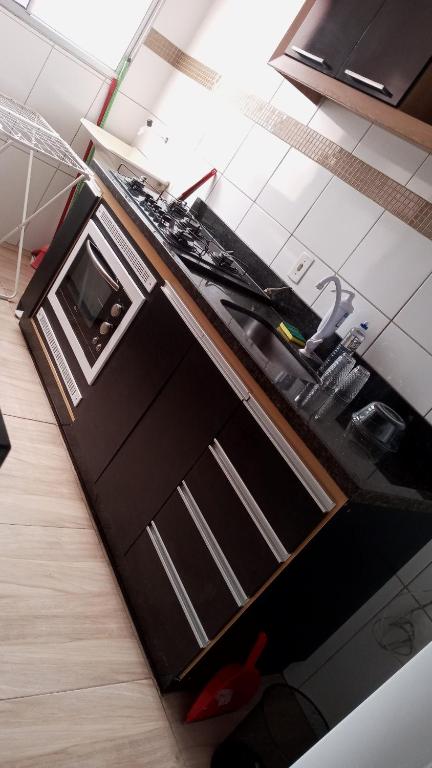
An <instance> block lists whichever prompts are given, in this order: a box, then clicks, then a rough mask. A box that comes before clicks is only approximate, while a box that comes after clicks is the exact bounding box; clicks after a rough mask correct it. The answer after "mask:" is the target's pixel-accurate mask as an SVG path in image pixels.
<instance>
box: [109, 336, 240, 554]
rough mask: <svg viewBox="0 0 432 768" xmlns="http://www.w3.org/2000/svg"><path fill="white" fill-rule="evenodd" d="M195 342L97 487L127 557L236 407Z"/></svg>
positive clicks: (115, 543) (112, 537)
mask: <svg viewBox="0 0 432 768" xmlns="http://www.w3.org/2000/svg"><path fill="white" fill-rule="evenodd" d="M238 402H239V401H238V398H237V396H236V395H235V394H234V392H233V390H232V389H231V387H230V386H229V384H228V383H227V382H226V380H225V379H224V377H223V376H222V374H220V373H219V371H218V370H217V368H216V367H215V365H214V363H213V362H212V361H211V359H210V358H209V357H208V355H207V354H206V353H205V352H204V350H203V349H202V348H201V346H200V345H199V344H198V343H197V342H195V343H194V345H193V346H192V347H191V349H190V351H189V352H188V354H187V355H186V356H185V358H184V359H183V360H182V362H181V363H180V365H179V366H178V368H177V369H176V371H175V372H174V374H173V375H172V377H171V378H170V380H169V381H168V382H167V383H166V385H165V387H164V388H163V390H162V391H161V393H160V394H159V396H158V397H157V398H156V399H155V401H154V403H153V404H152V406H151V407H150V408H149V409H148V410H147V411H146V413H145V414H144V416H143V417H142V419H141V420H140V421H139V422H138V424H137V426H136V427H135V429H134V430H133V431H132V433H131V434H130V435H129V437H128V439H127V440H126V441H125V443H124V444H123V445H122V446H121V449H120V450H119V451H118V453H117V455H116V456H115V457H114V459H113V461H112V462H111V463H110V464H109V466H108V467H107V469H106V470H105V471H104V472H103V473H102V475H101V477H100V478H99V480H98V481H97V483H96V486H95V495H96V498H95V506H96V511H97V514H98V517H99V519H100V522H101V524H102V526H103V528H104V531H105V534H106V537H107V540H108V542H109V545H110V548H111V549H112V550H113V551H114V552H120V553H122V554H123V553H125V552H126V550H127V549H128V548H129V547H130V546H131V544H133V542H134V541H135V539H136V538H137V537H138V536H139V534H140V533H141V532H142V531H143V529H144V528H145V527H146V526H147V525H148V523H149V522H150V521H151V520H152V519H153V518H154V517H155V516H156V514H157V512H158V511H159V510H160V508H161V507H162V505H163V504H164V503H165V501H166V500H167V498H168V497H169V496H170V495H171V493H172V492H173V491H174V490H175V488H176V487H177V486H178V484H179V483H180V482H181V481H182V480H183V478H184V477H185V475H186V474H187V472H188V471H189V469H190V468H191V466H192V465H193V464H194V462H195V461H196V460H197V459H198V458H199V456H200V454H201V453H202V452H203V451H204V450H205V448H206V447H207V445H208V444H209V443H210V442H211V440H212V439H213V437H214V435H215V434H216V433H217V432H218V431H219V430H220V429H221V427H222V426H223V424H224V423H225V422H226V421H227V419H228V418H229V416H230V415H231V414H232V412H233V411H234V410H235V408H236V407H238Z"/></svg>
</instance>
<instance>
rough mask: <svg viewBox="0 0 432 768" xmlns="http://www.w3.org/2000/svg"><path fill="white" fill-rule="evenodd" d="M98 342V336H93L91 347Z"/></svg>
mask: <svg viewBox="0 0 432 768" xmlns="http://www.w3.org/2000/svg"><path fill="white" fill-rule="evenodd" d="M98 341H99V336H93V338H92V344H93V346H96V344H97V343H98Z"/></svg>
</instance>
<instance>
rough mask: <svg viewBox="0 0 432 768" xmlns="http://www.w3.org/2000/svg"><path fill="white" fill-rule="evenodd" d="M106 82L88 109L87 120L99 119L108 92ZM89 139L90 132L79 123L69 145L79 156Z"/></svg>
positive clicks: (81, 154) (84, 149)
mask: <svg viewBox="0 0 432 768" xmlns="http://www.w3.org/2000/svg"><path fill="white" fill-rule="evenodd" d="M108 88H109V86H108V83H106V82H104V83H102V85H101V87H100V89H99V92H98V94H97V96H96V98H95V100H94V102H93V104H92V105H91V107H90V109H89V111H88V112H87V114H86V115H85V117H86V119H87V120H90V121H91V122H92V123H96V122H97V121H98V119H99V115H100V113H101V110H102V107H103V105H104V102H105V99H106V96H107V93H108ZM89 141H90V134H89V133H88V131H86V129H85V128H84V126H83V125H80V127H79V128H78V130H77V132H76V134H75V136H74V138H73V140H72V142H71V147H72V149H73V150H74V152H76V153H77V155H79V156H80V157H82V156H83V155H84V152H85V151H86V149H87V147H88V144H89Z"/></svg>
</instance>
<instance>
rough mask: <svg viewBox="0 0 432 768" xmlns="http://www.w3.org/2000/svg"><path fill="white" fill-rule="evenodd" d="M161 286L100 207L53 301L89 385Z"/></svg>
mask: <svg viewBox="0 0 432 768" xmlns="http://www.w3.org/2000/svg"><path fill="white" fill-rule="evenodd" d="M96 222H97V223H96ZM107 235H108V237H107ZM109 241H113V243H115V245H113V244H112V242H109ZM124 262H126V263H127V264H128V265H129V267H130V268H131V270H130V271H129V270H128V269H126V266H125V264H124ZM155 285H156V278H155V277H154V275H152V273H151V272H150V270H149V269H148V267H147V265H146V264H144V262H143V259H142V258H141V257H140V255H139V254H138V252H137V251H136V250H135V248H134V247H133V245H132V244H131V243H130V241H129V240H128V238H127V237H126V236H125V234H124V232H123V231H122V229H120V227H119V226H118V225H117V223H116V222H115V221H114V219H113V217H112V216H111V215H110V213H109V212H108V211H107V209H106V208H105V206H103V205H100V206H99V208H98V209H97V211H96V214H95V220H93V219H91V220H90V221H89V222H88V223H87V225H86V226H85V228H84V230H83V231H82V233H81V235H80V237H79V238H78V240H77V242H76V244H75V247H74V248H73V250H72V251H71V253H70V254H69V256H68V258H67V259H66V261H65V263H64V265H63V267H62V269H61V270H60V272H59V274H58V275H57V278H56V280H55V282H54V283H53V285H52V287H51V289H50V291H49V293H48V297H47V298H48V301H49V303H50V304H51V307H52V308H53V310H54V313H55V315H56V317H57V319H58V321H59V323H60V325H61V327H62V329H63V332H64V334H65V336H66V338H67V340H68V342H69V344H70V346H71V348H72V351H73V353H74V355H75V357H76V359H77V361H78V363H79V365H80V368H81V370H82V372H83V374H84V376H85V378H86V380H87V382H88V383H89V384H91V383H92V382H93V381H94V380H95V378H96V376H97V375H98V374H99V372H100V371H101V369H102V368H103V366H104V365H105V363H106V361H107V359H108V358H109V356H110V354H111V353H112V351H113V350H114V349H115V347H116V346H117V344H118V343H119V341H120V339H121V337H122V336H123V334H124V333H125V331H126V330H127V328H128V326H129V325H130V323H131V322H132V320H133V318H134V317H135V315H136V314H137V312H138V310H139V309H140V307H141V306H142V304H143V303H144V301H145V300H146V295H147V293H148V292H150V291H151V290H152V289H153V288H154V286H155Z"/></svg>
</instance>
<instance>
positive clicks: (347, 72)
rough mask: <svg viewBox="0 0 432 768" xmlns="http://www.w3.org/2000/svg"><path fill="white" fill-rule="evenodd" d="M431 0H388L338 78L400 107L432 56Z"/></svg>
mask: <svg viewBox="0 0 432 768" xmlns="http://www.w3.org/2000/svg"><path fill="white" fill-rule="evenodd" d="M431 30H432V3H431V2H430V0H415V2H412V3H410V2H407V0H387V1H386V2H385V3H384V5H383V6H382V8H381V9H380V11H379V13H378V14H377V16H376V17H375V19H374V20H373V23H372V24H371V25H370V26H369V28H368V29H367V30H366V31H365V33H364V35H363V36H362V37H361V39H360V40H359V42H358V44H357V45H356V47H355V48H354V50H353V51H352V53H351V55H350V56H349V58H348V59H347V61H346V62H345V63H344V65H343V67H342V69H341V71H340V73H339V75H338V77H339V79H341V80H343V81H344V82H346V83H349V84H350V85H353V86H355V87H356V88H359V89H360V90H362V91H365V92H366V93H368V94H370V95H372V96H377V97H378V98H379V99H382V100H383V101H386V102H388V103H389V104H394V105H396V104H398V103H399V101H400V100H401V98H402V97H403V95H404V94H405V93H406V91H407V90H408V89H409V88H410V86H411V85H412V83H413V82H414V80H415V79H416V78H417V76H418V75H419V74H420V73H421V71H422V70H423V68H424V67H425V65H426V64H427V63H428V61H429V60H430V58H431V56H432V31H431Z"/></svg>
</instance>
